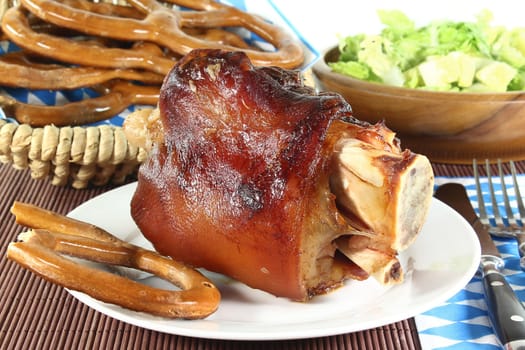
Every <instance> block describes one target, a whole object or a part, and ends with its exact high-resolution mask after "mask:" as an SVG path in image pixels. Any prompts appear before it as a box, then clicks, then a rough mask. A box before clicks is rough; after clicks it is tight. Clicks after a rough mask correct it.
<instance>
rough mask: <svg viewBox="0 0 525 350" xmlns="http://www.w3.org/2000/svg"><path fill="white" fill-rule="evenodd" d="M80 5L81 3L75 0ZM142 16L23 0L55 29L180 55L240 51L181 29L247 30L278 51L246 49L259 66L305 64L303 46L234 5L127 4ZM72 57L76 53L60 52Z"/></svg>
mask: <svg viewBox="0 0 525 350" xmlns="http://www.w3.org/2000/svg"><path fill="white" fill-rule="evenodd" d="M77 1H79V2H82V1H83V0H77ZM128 2H129V4H130V5H132V6H133V7H135V8H136V9H137V10H139V11H141V12H143V13H144V14H145V15H146V16H145V18H144V19H133V18H122V17H116V16H108V15H102V14H99V13H96V12H92V11H86V10H84V9H79V8H76V7H72V6H69V5H68V4H65V3H61V2H58V1H50V0H21V3H22V4H23V5H24V7H26V8H27V9H28V10H29V11H31V12H32V13H33V14H34V15H35V16H37V17H39V18H41V19H43V20H45V21H48V22H51V23H53V24H55V25H58V26H62V27H66V28H70V29H73V30H77V31H80V32H83V33H86V34H90V35H101V36H107V37H111V38H114V39H119V40H143V41H152V42H155V43H157V44H159V45H161V46H163V47H167V48H169V49H170V50H172V51H174V52H177V53H179V54H182V55H185V54H187V53H189V52H190V51H191V50H193V49H195V48H211V49H224V50H230V51H236V50H239V48H238V47H234V46H231V45H224V44H219V43H217V42H213V41H208V40H203V39H200V38H196V37H193V36H191V35H188V34H187V33H185V32H184V30H183V28H216V27H233V26H236V27H243V28H246V29H248V30H249V31H251V32H253V33H255V34H257V35H259V36H260V37H261V38H263V39H264V40H266V41H267V42H269V43H271V44H272V45H273V46H274V47H275V48H276V50H275V51H273V52H265V51H260V50H255V49H243V51H244V52H245V53H246V54H247V55H248V56H249V57H250V59H251V60H252V62H253V63H254V64H256V65H263V66H280V67H283V68H296V67H297V66H299V65H300V64H301V63H302V62H303V53H302V50H301V48H300V46H299V45H298V44H297V43H296V42H295V41H294V40H293V39H292V38H291V37H290V36H289V35H288V34H287V33H286V32H284V31H283V30H281V29H280V28H278V27H276V26H274V25H272V24H270V23H268V22H266V21H264V20H263V19H262V18H260V17H257V16H254V15H251V14H248V13H246V12H243V11H241V10H239V9H237V8H235V7H231V6H228V5H225V4H221V3H218V2H215V1H211V0H201V1H200V2H195V1H189V0H170V1H168V2H169V3H170V4H176V5H181V6H184V7H188V8H190V9H194V10H198V11H177V10H175V9H170V8H167V7H166V6H164V5H162V4H160V3H159V2H157V1H155V0H128ZM62 49H63V50H64V52H68V53H69V54H70V55H74V53H75V51H74V48H73V49H69V48H62Z"/></svg>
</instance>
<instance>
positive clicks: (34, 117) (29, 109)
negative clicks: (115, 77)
mask: <svg viewBox="0 0 525 350" xmlns="http://www.w3.org/2000/svg"><path fill="white" fill-rule="evenodd" d="M93 88H94V89H95V90H96V91H97V92H99V93H101V94H102V96H100V97H95V98H91V99H85V100H82V101H78V102H71V103H67V104H64V105H61V106H41V105H31V104H26V103H22V102H20V101H17V100H16V99H14V98H11V97H8V96H2V95H0V107H2V108H3V110H4V113H5V114H6V115H7V116H11V117H14V118H16V120H17V121H18V122H20V123H25V124H30V125H32V126H44V125H48V124H54V125H56V126H65V125H83V124H88V123H94V122H97V121H101V120H105V119H108V118H111V117H113V116H115V115H117V114H118V113H120V112H122V111H123V110H125V109H126V108H127V107H129V106H130V105H134V104H146V105H155V104H156V103H157V101H158V97H159V87H158V86H140V85H134V84H132V83H130V82H125V81H117V82H111V83H108V84H101V85H98V86H94V87H93Z"/></svg>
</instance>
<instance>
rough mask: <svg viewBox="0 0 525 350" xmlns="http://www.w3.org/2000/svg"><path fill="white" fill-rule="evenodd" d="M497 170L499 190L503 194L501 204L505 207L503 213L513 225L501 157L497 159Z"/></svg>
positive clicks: (512, 215)
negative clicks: (499, 183)
mask: <svg viewBox="0 0 525 350" xmlns="http://www.w3.org/2000/svg"><path fill="white" fill-rule="evenodd" d="M498 172H499V178H500V182H501V192H502V194H503V205H504V207H505V214H506V215H507V220H508V221H509V224H510V225H515V224H516V220H515V219H514V213H513V212H512V208H511V206H510V200H509V193H508V192H507V184H506V183H505V174H504V173H503V167H502V165H501V159H498Z"/></svg>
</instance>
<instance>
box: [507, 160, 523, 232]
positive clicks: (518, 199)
mask: <svg viewBox="0 0 525 350" xmlns="http://www.w3.org/2000/svg"><path fill="white" fill-rule="evenodd" d="M509 163H510V173H511V174H512V183H513V185H514V194H515V195H516V202H517V203H518V213H519V221H520V224H521V226H525V222H524V221H525V206H524V205H523V197H521V192H520V186H519V185H518V178H517V171H516V165H515V164H514V162H513V161H512V160H511V161H510V162H509Z"/></svg>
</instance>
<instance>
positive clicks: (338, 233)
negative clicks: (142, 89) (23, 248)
mask: <svg viewBox="0 0 525 350" xmlns="http://www.w3.org/2000/svg"><path fill="white" fill-rule="evenodd" d="M159 112H160V113H159ZM155 113H157V114H154V115H156V116H159V117H160V118H157V117H154V118H151V117H149V116H148V113H144V112H141V114H140V113H139V114H137V117H139V118H143V119H142V121H141V122H140V121H139V122H137V121H136V120H135V121H134V120H133V116H132V117H131V118H130V120H129V122H127V124H128V125H127V126H126V125H125V127H124V128H125V130H126V133H128V132H130V133H133V130H131V131H130V129H133V125H135V126H136V125H140V127H141V128H142V129H143V130H145V131H148V130H150V129H151V130H150V131H151V134H152V136H144V137H141V138H140V139H141V140H142V141H144V142H146V143H148V145H147V146H152V147H151V150H150V153H149V157H148V159H147V161H146V162H145V163H144V164H142V165H141V167H140V169H139V176H138V185H137V190H136V192H135V194H134V196H133V199H132V202H131V214H132V217H133V219H134V220H135V222H136V223H137V225H138V227H139V228H140V230H141V231H142V233H143V234H144V236H145V237H146V238H147V239H149V240H150V241H151V242H152V243H153V244H154V246H155V248H156V249H157V250H158V251H159V252H160V253H162V254H166V255H169V256H171V257H173V258H174V259H176V260H180V261H183V262H186V263H189V264H192V265H194V266H196V267H203V268H206V269H208V270H211V271H215V272H219V273H223V274H225V275H228V276H230V277H232V278H234V279H237V280H239V281H242V282H244V283H246V284H247V285H249V286H251V287H253V288H259V289H262V290H265V291H268V292H270V293H272V294H274V295H277V296H283V297H287V298H291V299H293V300H301V301H304V300H307V299H309V298H310V297H312V296H313V295H316V294H321V293H325V292H327V291H329V290H331V289H333V288H335V287H338V286H340V285H341V284H342V283H343V281H345V280H346V279H349V278H351V279H358V280H360V279H361V280H362V279H365V278H368V277H369V276H371V275H372V276H374V277H376V278H377V279H378V280H379V281H380V282H381V283H391V282H399V281H401V280H402V269H401V267H400V266H399V262H398V261H397V258H396V254H397V252H398V251H399V250H401V249H404V248H405V247H406V246H408V245H409V244H410V243H411V242H412V241H413V240H414V239H415V237H416V235H417V233H418V232H419V230H420V229H421V225H422V223H423V222H424V219H425V216H426V214H427V211H428V207H429V203H430V198H431V195H432V181H433V176H432V170H431V167H430V164H429V162H428V160H427V159H426V158H425V157H423V156H420V155H416V154H413V153H411V152H410V151H402V150H401V149H400V147H399V144H398V142H397V140H396V139H395V137H394V134H393V133H392V132H391V131H390V130H388V129H387V128H386V127H385V126H384V125H382V124H378V125H369V124H367V123H364V122H361V121H359V120H357V119H355V118H353V117H352V110H351V107H350V105H349V104H348V103H347V102H345V101H344V100H343V99H342V98H341V97H340V96H339V95H336V94H331V93H320V94H317V93H316V92H315V91H314V90H313V89H312V88H309V87H305V86H304V85H303V83H302V79H301V75H300V74H299V72H297V71H287V70H282V69H278V68H272V67H255V66H253V65H252V64H251V62H250V60H249V59H248V58H247V56H246V55H245V54H243V53H241V52H225V51H219V50H195V51H192V52H191V53H190V54H188V55H186V56H185V57H183V58H182V59H181V60H180V61H179V62H178V63H177V64H176V65H175V67H174V68H173V70H172V71H171V72H170V73H169V75H168V76H167V77H166V79H165V81H164V84H163V86H162V89H161V95H160V100H159V111H157V112H155ZM144 118H145V119H144ZM144 120H146V121H144ZM148 120H150V121H151V120H155V122H154V123H152V124H151V125H152V126H151V127H148ZM158 120H160V123H158V122H157V121H158ZM135 135H137V132H136V130H135ZM338 247H339V249H338ZM345 254H346V255H345ZM349 257H350V258H349ZM360 264H361V265H360Z"/></svg>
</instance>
